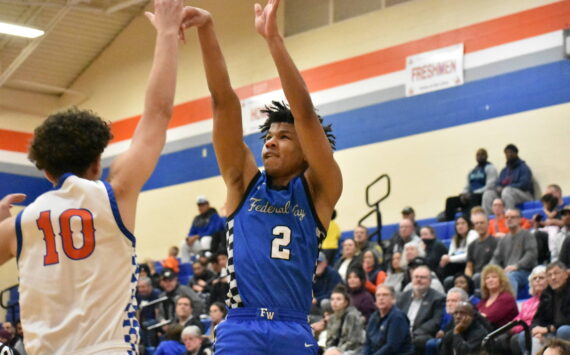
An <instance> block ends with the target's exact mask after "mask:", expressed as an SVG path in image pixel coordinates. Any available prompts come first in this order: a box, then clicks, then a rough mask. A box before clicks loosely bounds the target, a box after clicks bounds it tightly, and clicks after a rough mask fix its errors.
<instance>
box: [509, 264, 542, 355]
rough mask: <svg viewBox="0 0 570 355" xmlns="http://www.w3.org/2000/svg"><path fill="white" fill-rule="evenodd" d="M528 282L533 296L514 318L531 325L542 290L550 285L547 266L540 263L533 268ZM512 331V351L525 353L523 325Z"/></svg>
mask: <svg viewBox="0 0 570 355" xmlns="http://www.w3.org/2000/svg"><path fill="white" fill-rule="evenodd" d="M528 282H529V285H530V290H529V293H530V295H531V296H532V297H531V298H529V299H527V300H526V301H524V302H523V303H522V304H521V307H520V312H519V315H518V316H516V317H515V319H513V320H522V321H524V322H525V323H526V324H527V325H528V326H529V327H530V326H531V324H532V320H533V319H534V315H535V314H536V311H537V310H538V305H539V303H540V296H541V295H542V291H544V290H545V289H546V287H547V286H548V281H547V279H546V266H544V265H538V266H536V267H535V268H534V269H532V272H531V273H530V276H529V277H528ZM511 332H512V333H513V336H512V337H511V351H512V352H513V353H515V354H519V353H520V354H524V351H525V336H524V332H523V327H522V325H518V326H516V327H515V328H513V329H512V331H511Z"/></svg>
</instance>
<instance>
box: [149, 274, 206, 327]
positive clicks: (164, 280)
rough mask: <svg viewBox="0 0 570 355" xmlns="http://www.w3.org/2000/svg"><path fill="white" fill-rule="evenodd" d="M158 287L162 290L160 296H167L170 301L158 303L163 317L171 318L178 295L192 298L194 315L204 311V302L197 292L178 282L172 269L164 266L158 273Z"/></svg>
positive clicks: (173, 314)
mask: <svg viewBox="0 0 570 355" xmlns="http://www.w3.org/2000/svg"><path fill="white" fill-rule="evenodd" d="M160 287H161V288H162V289H163V290H164V291H163V292H162V293H161V294H160V295H159V298H160V297H165V296H166V297H168V299H169V300H170V302H168V303H162V304H161V305H160V313H161V317H162V318H163V319H173V318H174V316H175V307H174V305H175V302H176V299H177V298H178V296H186V297H188V298H190V299H191V300H192V305H193V311H192V314H193V315H194V316H197V317H198V316H200V314H204V313H205V312H206V306H205V302H204V300H203V299H202V297H200V295H199V294H198V293H196V292H195V291H194V290H192V289H191V288H190V287H188V286H185V285H181V284H180V283H179V282H178V275H177V274H176V273H175V272H174V270H172V269H168V268H165V269H163V270H162V271H161V273H160Z"/></svg>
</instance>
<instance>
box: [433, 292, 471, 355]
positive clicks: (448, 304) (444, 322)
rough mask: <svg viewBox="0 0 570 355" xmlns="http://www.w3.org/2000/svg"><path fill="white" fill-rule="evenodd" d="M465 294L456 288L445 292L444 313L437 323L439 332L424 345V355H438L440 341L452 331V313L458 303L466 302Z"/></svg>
mask: <svg viewBox="0 0 570 355" xmlns="http://www.w3.org/2000/svg"><path fill="white" fill-rule="evenodd" d="M467 298H468V296H467V293H466V292H465V291H464V290H463V289H461V288H457V287H452V288H451V289H450V290H449V291H447V297H446V298H445V312H443V317H442V318H441V322H440V323H439V330H438V331H437V333H435V337H434V338H431V339H429V340H428V341H427V343H426V351H425V355H434V354H437V353H438V349H439V347H440V345H441V341H442V339H443V336H444V335H445V333H446V332H448V331H449V330H452V329H453V312H454V311H455V308H456V307H457V305H458V304H459V303H460V302H464V301H467Z"/></svg>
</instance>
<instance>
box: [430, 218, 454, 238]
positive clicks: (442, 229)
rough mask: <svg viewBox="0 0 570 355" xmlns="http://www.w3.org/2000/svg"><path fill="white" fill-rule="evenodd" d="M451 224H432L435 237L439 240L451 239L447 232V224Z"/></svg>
mask: <svg viewBox="0 0 570 355" xmlns="http://www.w3.org/2000/svg"><path fill="white" fill-rule="evenodd" d="M448 223H449V222H437V223H433V224H431V227H432V228H433V229H434V230H435V235H436V237H437V238H438V239H441V240H443V239H449V237H450V235H449V234H448V232H447V224H448Z"/></svg>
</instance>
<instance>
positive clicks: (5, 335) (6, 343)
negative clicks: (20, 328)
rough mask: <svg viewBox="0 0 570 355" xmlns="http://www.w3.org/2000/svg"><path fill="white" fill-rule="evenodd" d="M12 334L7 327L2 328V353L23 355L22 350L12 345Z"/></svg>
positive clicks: (0, 336) (0, 347) (0, 350)
mask: <svg viewBox="0 0 570 355" xmlns="http://www.w3.org/2000/svg"><path fill="white" fill-rule="evenodd" d="M11 339H12V334H10V332H9V331H7V330H5V329H0V354H2V355H4V354H6V355H21V354H20V352H19V351H18V350H16V349H14V348H13V347H12V346H10V340H11Z"/></svg>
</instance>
